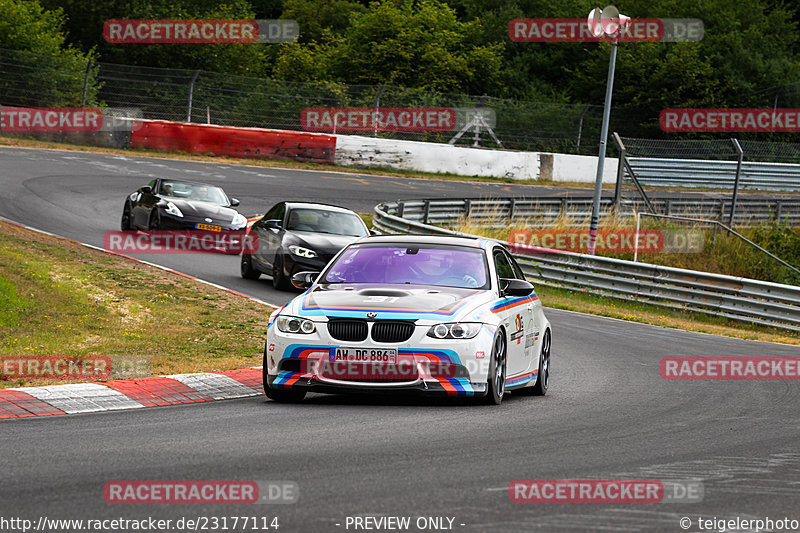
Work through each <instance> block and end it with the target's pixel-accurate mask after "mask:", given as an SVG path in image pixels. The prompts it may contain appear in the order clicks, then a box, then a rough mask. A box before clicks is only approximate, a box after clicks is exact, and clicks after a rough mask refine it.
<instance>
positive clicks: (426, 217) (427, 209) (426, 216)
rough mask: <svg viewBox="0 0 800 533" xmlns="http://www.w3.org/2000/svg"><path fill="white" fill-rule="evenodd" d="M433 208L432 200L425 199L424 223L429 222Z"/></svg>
mask: <svg viewBox="0 0 800 533" xmlns="http://www.w3.org/2000/svg"><path fill="white" fill-rule="evenodd" d="M430 210H431V201H430V200H425V203H424V207H423V208H422V223H423V224H427V223H428V220H429V215H430Z"/></svg>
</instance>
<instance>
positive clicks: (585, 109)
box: [575, 104, 591, 153]
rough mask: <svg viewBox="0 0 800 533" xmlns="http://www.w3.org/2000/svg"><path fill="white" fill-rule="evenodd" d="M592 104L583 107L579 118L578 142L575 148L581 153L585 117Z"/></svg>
mask: <svg viewBox="0 0 800 533" xmlns="http://www.w3.org/2000/svg"><path fill="white" fill-rule="evenodd" d="M590 105H591V104H586V105H585V106H583V110H582V111H581V116H580V118H578V142H577V143H576V146H575V151H576V152H578V153H580V152H581V134H582V133H583V117H584V116H586V112H587V111H589V106H590Z"/></svg>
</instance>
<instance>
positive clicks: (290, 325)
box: [276, 316, 317, 334]
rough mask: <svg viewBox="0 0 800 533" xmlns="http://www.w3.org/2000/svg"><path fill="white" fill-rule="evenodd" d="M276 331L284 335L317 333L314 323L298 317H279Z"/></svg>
mask: <svg viewBox="0 0 800 533" xmlns="http://www.w3.org/2000/svg"><path fill="white" fill-rule="evenodd" d="M276 324H277V325H278V329H279V330H280V331H282V332H284V333H304V334H310V333H314V332H315V331H317V327H316V326H315V325H314V322H312V321H311V320H309V319H307V318H300V317H299V316H279V317H278V320H277V321H276Z"/></svg>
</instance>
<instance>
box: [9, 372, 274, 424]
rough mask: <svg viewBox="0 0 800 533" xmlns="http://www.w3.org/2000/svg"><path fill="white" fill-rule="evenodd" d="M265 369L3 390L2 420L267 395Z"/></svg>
mask: <svg viewBox="0 0 800 533" xmlns="http://www.w3.org/2000/svg"><path fill="white" fill-rule="evenodd" d="M261 379H262V374H261V367H256V368H244V369H241V370H228V371H226V372H210V373H197V374H175V375H172V376H156V377H150V378H141V379H122V380H116V381H108V382H105V383H73V384H68V385H52V386H48V387H19V388H15V389H0V418H26V417H31V416H52V415H71V414H77V413H94V412H98V411H115V410H119V409H138V408H141V407H155V406H160V405H178V404H184V403H197V402H208V401H213V400H229V399H233V398H246V397H248V396H258V395H260V394H263V390H264V389H263V388H262V382H261Z"/></svg>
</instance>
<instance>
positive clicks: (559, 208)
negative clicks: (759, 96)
mask: <svg viewBox="0 0 800 533" xmlns="http://www.w3.org/2000/svg"><path fill="white" fill-rule="evenodd" d="M395 203H396V204H397V209H398V216H400V217H401V218H404V219H407V220H412V221H415V222H422V223H424V224H428V223H430V224H436V225H445V226H446V225H450V224H455V223H457V222H459V221H461V220H467V221H469V222H473V223H475V224H478V225H487V226H495V227H497V226H505V225H507V224H508V222H509V221H510V220H513V219H525V218H529V219H533V220H534V221H536V222H542V223H544V224H546V223H549V222H552V221H553V220H555V219H556V218H557V217H558V216H563V215H568V216H570V217H572V218H575V219H578V220H581V219H585V218H588V217H589V216H590V215H591V212H592V198H591V197H585V198H584V197H571V198H499V199H487V198H466V199H458V200H438V199H437V200H398V201H397V202H395ZM650 203H651V204H652V206H653V211H654V212H655V213H659V214H663V215H682V214H691V215H692V216H693V217H696V218H700V217H702V218H711V219H715V220H724V221H726V222H727V221H728V218H729V215H730V209H731V205H732V203H731V200H730V199H728V198H686V197H685V196H684V197H680V196H676V197H661V198H651V199H650ZM737 205H738V209H737V212H736V216H735V220H734V222H735V224H736V225H739V226H746V225H757V224H760V223H763V222H768V221H771V220H778V221H780V222H786V223H787V224H789V225H800V197H798V198H796V199H794V198H791V199H787V198H779V199H748V198H739V200H738V202H737ZM611 208H612V200H611V198H603V199H602V200H601V202H600V210H601V212H605V211H608V210H609V209H611ZM647 210H648V209H647V206H646V205H645V203H644V202H643V201H642V200H638V199H637V200H630V201H624V202H621V203H620V205H619V207H618V211H617V213H618V214H619V215H622V216H635V214H636V213H637V212H644V211H647Z"/></svg>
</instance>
